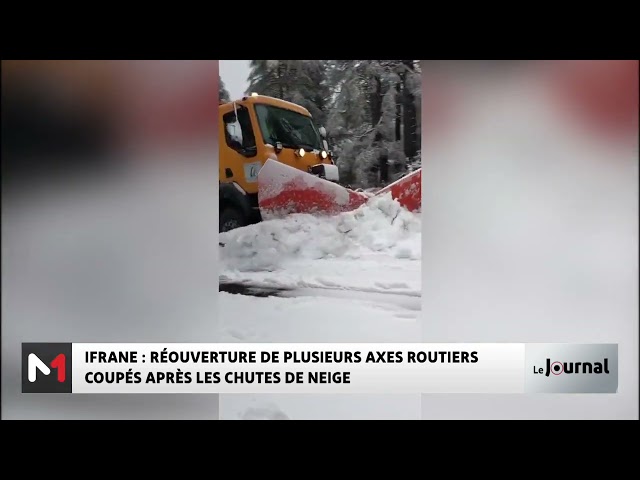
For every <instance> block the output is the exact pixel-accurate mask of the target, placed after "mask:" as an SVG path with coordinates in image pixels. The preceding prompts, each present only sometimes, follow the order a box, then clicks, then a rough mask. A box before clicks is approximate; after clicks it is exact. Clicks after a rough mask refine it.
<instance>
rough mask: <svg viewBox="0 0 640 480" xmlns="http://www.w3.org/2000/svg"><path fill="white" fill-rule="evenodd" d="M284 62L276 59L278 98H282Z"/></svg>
mask: <svg viewBox="0 0 640 480" xmlns="http://www.w3.org/2000/svg"><path fill="white" fill-rule="evenodd" d="M284 67H285V65H284V63H283V62H282V60H278V93H279V95H280V96H279V98H284Z"/></svg>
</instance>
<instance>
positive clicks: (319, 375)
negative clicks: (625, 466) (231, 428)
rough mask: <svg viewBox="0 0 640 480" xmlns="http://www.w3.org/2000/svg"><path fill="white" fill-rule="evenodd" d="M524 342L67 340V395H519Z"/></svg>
mask: <svg viewBox="0 0 640 480" xmlns="http://www.w3.org/2000/svg"><path fill="white" fill-rule="evenodd" d="M524 365H525V344H519V343H513V344H504V343H493V344H492V343H483V344H473V343H469V344H464V343H449V344H439V343H431V344H420V343H391V344H389V343H386V344H375V343H364V344H350V343H335V344H320V343H310V344H300V343H295V344H285V343H255V344H248V343H242V344H239V343H230V344H224V343H209V344H206V343H202V344H193V343H189V344H185V343H128V344H116V343H74V344H73V345H72V368H71V373H72V393H85V394H86V393H256V394H258V393H334V394H335V393H392V394H393V393H397V394H402V393H416V394H417V393H524V391H525V371H524Z"/></svg>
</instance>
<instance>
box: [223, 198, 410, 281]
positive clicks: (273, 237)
mask: <svg viewBox="0 0 640 480" xmlns="http://www.w3.org/2000/svg"><path fill="white" fill-rule="evenodd" d="M420 233H421V220H420V215H418V214H415V213H411V212H409V211H407V210H406V209H404V208H403V207H402V206H401V205H400V204H399V203H398V202H397V201H395V200H393V199H392V198H391V194H387V195H384V196H382V195H381V196H379V197H372V198H371V200H370V201H369V202H367V204H365V205H363V206H361V207H360V208H358V209H357V210H354V211H352V212H348V213H343V214H340V215H336V216H331V217H325V216H313V215H307V214H295V215H290V216H288V217H286V218H283V219H277V220H270V221H265V222H261V223H259V224H256V225H251V226H248V227H244V228H240V229H236V230H232V231H230V232H225V233H221V234H220V242H221V243H223V244H224V247H223V251H224V253H223V255H221V257H222V258H221V262H222V266H223V270H235V271H245V272H258V271H277V270H280V269H283V268H286V266H287V264H288V263H289V262H291V261H298V260H301V259H306V260H320V259H332V258H344V259H364V258H367V257H371V256H376V255H384V256H386V257H392V258H395V259H407V260H420V258H421V246H420V244H421V235H420Z"/></svg>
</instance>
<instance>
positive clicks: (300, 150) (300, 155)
mask: <svg viewBox="0 0 640 480" xmlns="http://www.w3.org/2000/svg"><path fill="white" fill-rule="evenodd" d="M305 153H307V152H305V151H304V148H299V149H298V150H296V155H297V156H299V157H304V154H305Z"/></svg>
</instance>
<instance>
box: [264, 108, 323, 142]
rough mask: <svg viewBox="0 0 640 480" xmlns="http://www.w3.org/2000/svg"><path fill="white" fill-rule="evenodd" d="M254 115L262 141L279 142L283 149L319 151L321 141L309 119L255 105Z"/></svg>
mask: <svg viewBox="0 0 640 480" xmlns="http://www.w3.org/2000/svg"><path fill="white" fill-rule="evenodd" d="M256 114H257V115H258V122H259V123H260V130H261V131H262V136H263V137H264V141H265V142H266V143H269V144H271V145H275V144H276V143H277V142H280V143H281V144H282V146H283V147H285V148H300V147H302V148H305V149H307V150H321V149H322V140H321V139H320V133H318V130H317V129H316V127H315V125H314V124H313V121H312V120H311V118H310V117H307V116H306V115H302V114H300V113H298V112H294V111H292V110H287V109H284V108H279V107H274V106H272V105H264V104H258V105H256Z"/></svg>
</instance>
